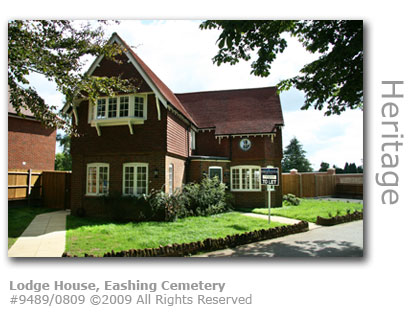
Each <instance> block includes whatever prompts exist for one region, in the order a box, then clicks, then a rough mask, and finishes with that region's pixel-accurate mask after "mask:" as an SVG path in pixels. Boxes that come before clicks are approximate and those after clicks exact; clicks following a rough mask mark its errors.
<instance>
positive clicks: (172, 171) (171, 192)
mask: <svg viewBox="0 0 409 320" xmlns="http://www.w3.org/2000/svg"><path fill="white" fill-rule="evenodd" d="M173 177H174V169H173V163H171V164H170V165H169V194H173V190H174V183H173Z"/></svg>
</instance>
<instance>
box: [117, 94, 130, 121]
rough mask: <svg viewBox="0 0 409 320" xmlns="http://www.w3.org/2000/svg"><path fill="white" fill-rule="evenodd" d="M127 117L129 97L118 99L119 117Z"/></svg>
mask: <svg viewBox="0 0 409 320" xmlns="http://www.w3.org/2000/svg"><path fill="white" fill-rule="evenodd" d="M128 115H129V97H120V98H119V116H120V117H127V116H128Z"/></svg>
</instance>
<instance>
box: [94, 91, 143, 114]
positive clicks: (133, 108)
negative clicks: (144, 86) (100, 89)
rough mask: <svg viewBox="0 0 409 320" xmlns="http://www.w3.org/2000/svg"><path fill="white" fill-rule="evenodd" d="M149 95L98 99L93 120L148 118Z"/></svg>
mask: <svg viewBox="0 0 409 320" xmlns="http://www.w3.org/2000/svg"><path fill="white" fill-rule="evenodd" d="M147 102H148V101H147V95H146V94H132V95H123V96H116V97H103V98H99V99H97V103H96V107H95V108H93V109H94V111H93V117H92V118H91V120H93V119H94V120H115V119H118V120H119V119H121V118H130V119H143V120H146V117H147Z"/></svg>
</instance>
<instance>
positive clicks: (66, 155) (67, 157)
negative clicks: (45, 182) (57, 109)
mask: <svg viewBox="0 0 409 320" xmlns="http://www.w3.org/2000/svg"><path fill="white" fill-rule="evenodd" d="M57 141H58V143H59V145H60V146H61V147H63V151H62V152H60V153H57V154H56V155H55V164H54V166H55V170H59V171H70V170H71V169H72V158H71V137H70V136H69V135H61V134H57Z"/></svg>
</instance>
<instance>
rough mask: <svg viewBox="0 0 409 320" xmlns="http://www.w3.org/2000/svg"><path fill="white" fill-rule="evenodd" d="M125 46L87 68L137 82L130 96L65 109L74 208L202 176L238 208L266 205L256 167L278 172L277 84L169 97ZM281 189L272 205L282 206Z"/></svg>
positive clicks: (172, 186)
mask: <svg viewBox="0 0 409 320" xmlns="http://www.w3.org/2000/svg"><path fill="white" fill-rule="evenodd" d="M110 41H111V42H117V43H118V44H120V45H122V46H124V47H125V49H126V50H125V52H124V54H123V55H122V57H121V58H120V59H121V60H122V62H123V63H121V64H118V63H115V62H113V61H110V60H108V59H105V58H104V57H99V58H97V59H96V60H95V61H94V63H93V64H92V65H91V67H90V69H89V70H88V73H89V74H90V75H93V76H116V75H121V76H122V77H123V78H128V79H131V78H132V79H136V80H137V81H138V83H140V88H139V91H138V92H135V93H134V94H125V95H121V94H118V95H116V96H113V97H101V98H99V99H97V101H96V104H95V105H91V104H90V103H89V102H88V100H81V101H78V102H77V103H76V104H75V105H74V106H73V107H71V106H68V105H67V106H66V107H65V108H64V112H67V113H70V114H72V116H73V122H74V125H75V126H76V128H77V130H78V132H79V134H80V136H79V137H73V138H72V141H71V155H72V199H71V209H72V211H73V212H74V213H75V212H76V211H77V210H79V209H80V210H85V212H86V214H87V215H94V214H97V212H95V211H96V207H95V206H94V204H95V201H93V199H95V197H98V196H101V195H104V194H107V193H108V192H109V193H111V192H112V193H117V194H118V193H119V194H122V195H124V196H126V195H137V194H143V193H148V192H149V191H150V190H152V189H162V188H163V189H164V190H165V191H166V192H169V193H172V192H174V191H175V190H176V189H177V188H180V187H181V186H182V185H183V184H184V183H187V182H191V181H199V180H200V179H201V178H202V177H203V176H204V175H205V174H206V175H209V176H211V177H213V176H214V175H217V176H219V178H220V179H221V180H222V181H223V183H225V184H226V185H227V186H228V188H229V190H230V191H231V192H232V194H233V198H234V202H235V205H236V206H238V207H265V206H267V201H268V200H267V191H266V188H265V186H263V185H261V180H260V169H261V167H267V166H272V167H278V168H280V172H281V159H282V137H281V127H282V126H283V117H282V111H281V105H280V99H279V96H278V94H277V90H276V88H275V87H268V88H257V89H239V90H223V91H208V92H195V93H184V94H174V93H173V92H172V91H171V90H170V89H169V88H168V87H167V86H166V85H165V84H164V83H163V82H162V81H161V80H160V79H159V78H158V77H157V76H156V75H155V74H154V73H153V72H152V70H151V69H150V68H149V67H148V66H147V65H146V64H145V63H144V62H143V61H142V60H141V59H140V58H139V57H138V56H137V55H136V54H135V53H134V52H133V51H132V49H131V48H130V47H129V46H128V45H127V44H126V43H125V42H124V41H123V40H122V39H121V38H120V37H119V36H118V35H117V34H116V33H114V34H113V35H112V37H111V40H110ZM281 203H282V193H281V187H278V188H276V191H275V192H273V199H272V205H273V206H281Z"/></svg>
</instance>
